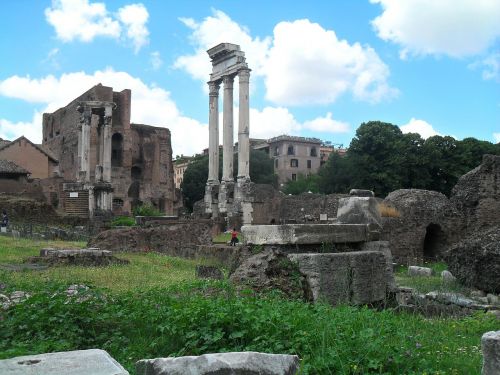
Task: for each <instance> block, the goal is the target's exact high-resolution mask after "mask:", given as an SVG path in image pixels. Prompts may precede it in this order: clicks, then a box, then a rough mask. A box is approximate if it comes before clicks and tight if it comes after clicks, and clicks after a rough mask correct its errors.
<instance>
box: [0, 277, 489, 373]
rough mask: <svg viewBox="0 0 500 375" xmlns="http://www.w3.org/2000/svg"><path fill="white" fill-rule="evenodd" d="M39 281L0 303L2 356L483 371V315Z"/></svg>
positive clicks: (324, 369)
mask: <svg viewBox="0 0 500 375" xmlns="http://www.w3.org/2000/svg"><path fill="white" fill-rule="evenodd" d="M65 288H66V286H62V285H60V286H54V285H49V286H48V287H47V286H45V289H46V290H43V291H39V292H36V293H34V295H33V296H32V297H31V298H29V299H28V300H27V301H25V302H23V303H21V304H19V305H16V306H14V307H11V308H9V309H8V310H4V311H2V310H0V358H8V357H13V356H17V355H24V354H29V353H42V352H49V351H60V350H77V349H88V348H93V347H98V348H102V349H105V350H107V351H108V352H109V353H110V354H111V355H112V356H113V357H114V358H115V359H117V360H118V361H119V362H120V363H122V364H123V365H124V366H125V367H126V368H127V369H129V370H132V369H133V367H134V362H135V361H137V360H139V359H142V358H155V357H167V356H181V355H200V354H204V353H213V352H227V351H261V352H267V353H289V354H297V355H298V356H299V357H300V358H301V361H302V363H301V373H302V374H423V373H432V374H438V373H439V374H445V373H446V374H448V373H449V374H479V372H480V368H481V352H480V338H481V335H482V333H484V332H486V331H490V330H493V329H496V327H498V323H497V322H496V319H495V318H494V317H488V315H487V314H481V315H479V314H478V315H475V316H473V317H469V318H464V319H457V320H454V319H436V320H429V319H425V318H423V317H420V316H416V315H407V314H396V313H394V312H392V311H389V310H385V311H380V312H379V311H376V310H371V309H368V308H358V307H347V306H340V307H337V308H332V307H331V306H328V305H324V304H314V305H313V304H307V303H303V302H300V301H290V300H285V299H283V298H281V297H280V296H279V295H277V294H266V295H260V296H255V295H253V294H250V293H245V292H242V294H240V295H238V294H236V292H235V291H234V290H233V289H232V288H231V287H230V286H229V285H228V284H226V283H224V282H206V281H204V282H197V283H193V284H190V285H184V286H181V287H176V288H169V289H152V290H148V291H144V292H139V293H123V294H119V295H116V294H109V293H106V292H104V291H101V290H97V289H90V290H89V291H86V292H83V293H82V294H79V295H77V296H75V297H68V296H66V294H65V293H64V290H65Z"/></svg>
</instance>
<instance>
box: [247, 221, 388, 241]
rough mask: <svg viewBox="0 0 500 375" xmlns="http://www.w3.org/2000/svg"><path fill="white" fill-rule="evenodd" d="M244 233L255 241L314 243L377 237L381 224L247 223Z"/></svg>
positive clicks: (250, 239)
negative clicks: (375, 225)
mask: <svg viewBox="0 0 500 375" xmlns="http://www.w3.org/2000/svg"><path fill="white" fill-rule="evenodd" d="M241 233H242V234H243V238H244V239H245V242H246V243H247V244H253V245H293V244H296V245H315V244H324V243H355V242H366V241H376V240H378V238H379V235H380V232H379V230H378V228H374V226H372V225H367V224H284V225H244V226H243V227H242V228H241Z"/></svg>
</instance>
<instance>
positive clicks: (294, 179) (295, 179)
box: [292, 173, 297, 181]
mask: <svg viewBox="0 0 500 375" xmlns="http://www.w3.org/2000/svg"><path fill="white" fill-rule="evenodd" d="M292 181H297V175H296V174H295V173H292Z"/></svg>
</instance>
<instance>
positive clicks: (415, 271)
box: [408, 266, 434, 277]
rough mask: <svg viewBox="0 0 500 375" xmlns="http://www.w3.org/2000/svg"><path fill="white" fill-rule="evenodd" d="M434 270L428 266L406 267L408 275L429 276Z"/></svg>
mask: <svg viewBox="0 0 500 375" xmlns="http://www.w3.org/2000/svg"><path fill="white" fill-rule="evenodd" d="M433 273H434V272H433V271H432V269H431V268H428V267H419V266H409V267H408V276H418V277H420V276H423V277H429V276H432V274H433Z"/></svg>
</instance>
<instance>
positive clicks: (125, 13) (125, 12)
mask: <svg viewBox="0 0 500 375" xmlns="http://www.w3.org/2000/svg"><path fill="white" fill-rule="evenodd" d="M148 18H149V13H148V10H147V9H146V7H145V6H144V5H143V4H130V5H126V6H124V7H123V8H120V9H119V10H118V19H119V20H120V21H121V22H122V23H123V24H124V25H125V27H126V29H127V38H128V39H130V40H131V41H132V44H133V45H134V50H135V53H137V52H139V50H140V49H141V48H142V47H143V46H144V45H146V44H148V43H149V39H148V36H149V31H148V29H147V27H146V23H147V22H148Z"/></svg>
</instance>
